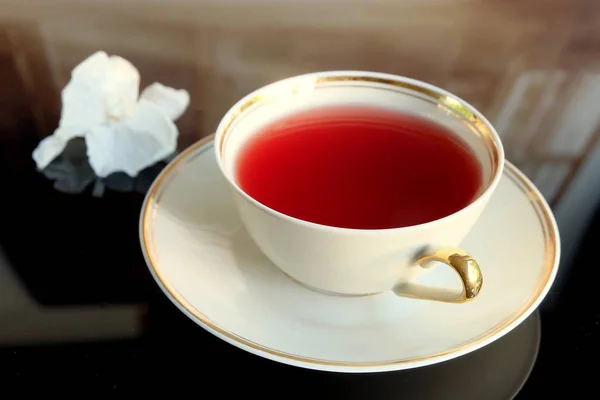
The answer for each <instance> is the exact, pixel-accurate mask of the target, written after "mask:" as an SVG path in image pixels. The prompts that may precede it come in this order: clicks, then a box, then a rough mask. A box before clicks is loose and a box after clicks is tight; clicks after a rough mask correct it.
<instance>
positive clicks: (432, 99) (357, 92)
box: [215, 71, 504, 303]
mask: <svg viewBox="0 0 600 400" xmlns="http://www.w3.org/2000/svg"><path fill="white" fill-rule="evenodd" d="M348 104H363V105H364V104H368V105H371V106H381V107H385V108H388V109H395V110H399V111H402V112H405V113H406V112H408V113H413V114H416V115H421V116H424V117H427V118H430V119H433V120H435V121H436V122H437V123H440V124H442V125H444V126H446V127H447V128H449V129H450V130H451V131H452V132H454V133H455V134H456V135H457V137H459V138H460V139H462V141H463V142H464V143H466V144H467V145H468V146H469V147H470V150H471V153H472V154H473V155H474V157H476V158H477V160H478V161H479V164H480V167H481V171H482V176H483V180H482V182H483V184H482V187H481V189H480V192H479V195H478V196H477V197H476V199H475V200H474V201H472V202H471V203H470V204H469V205H468V206H466V207H464V208H463V209H461V210H459V211H457V212H455V213H454V214H451V215H448V216H446V217H444V218H441V219H438V220H435V221H431V222H428V223H424V224H421V225H415V226H409V227H401V228H393V229H379V230H361V229H347V228H338V227H331V226H325V225H319V224H315V223H311V222H307V221H303V220H300V219H297V218H294V217H291V216H288V215H284V214H282V213H280V212H278V211H275V210H273V209H271V208H269V207H266V206H265V205H263V204H261V203H259V202H258V201H256V200H254V199H253V198H252V197H250V196H249V195H248V194H246V193H245V192H244V191H243V190H242V189H241V188H240V186H239V185H238V184H237V182H236V179H235V173H234V172H235V166H236V161H237V156H238V154H239V153H240V150H241V149H242V148H243V146H244V144H245V143H246V141H247V140H248V138H250V137H251V136H252V135H254V134H255V133H257V132H259V131H260V128H262V127H263V126H265V125H266V124H268V123H270V122H272V121H273V119H278V118H281V117H282V116H283V115H286V114H288V113H293V112H296V111H299V110H302V109H306V108H313V107H319V106H330V105H348ZM215 149H216V153H217V160H218V164H219V167H220V168H221V171H222V172H223V174H224V176H225V178H226V179H227V181H228V182H229V184H230V185H231V187H232V189H233V193H234V197H235V203H236V206H237V208H238V211H239V214H240V216H241V219H242V221H243V222H244V225H245V226H246V229H247V230H248V232H249V234H250V236H251V237H252V238H253V239H254V241H255V242H256V244H257V245H258V247H259V248H260V249H261V250H262V251H263V252H264V254H265V255H266V256H267V257H268V258H269V259H271V261H273V263H274V264H275V265H277V266H278V267H279V268H280V269H281V270H282V271H283V272H285V273H286V274H287V275H289V276H290V277H291V278H293V279H295V280H296V281H298V282H300V283H302V284H304V285H305V286H307V287H309V288H311V289H315V290H318V291H322V292H325V293H328V294H337V295H367V294H374V293H380V292H385V291H388V290H393V291H394V292H395V293H397V294H398V295H402V296H409V297H415V298H423V299H429V300H438V301H446V302H455V303H460V302H465V301H468V300H471V299H473V298H474V297H475V296H477V294H478V293H479V292H480V290H481V288H482V285H483V276H482V274H481V271H480V268H479V265H478V264H477V262H476V261H475V259H474V258H473V257H471V255H469V253H467V252H466V251H464V250H462V249H460V248H457V246H459V245H460V243H461V241H462V240H463V239H464V238H465V236H466V235H467V233H468V232H469V231H470V230H471V228H472V227H473V225H474V224H475V222H476V221H477V218H478V217H479V215H480V214H481V212H482V211H483V209H484V207H485V206H486V204H487V203H488V200H489V199H490V197H491V195H492V193H493V192H494V189H496V186H497V184H498V182H499V180H500V177H501V175H502V169H503V167H504V150H503V148H502V143H501V141H500V138H499V137H498V134H497V133H496V131H495V130H494V128H493V127H492V126H491V124H490V123H489V122H488V121H487V120H486V119H485V118H484V117H483V116H482V115H481V114H480V113H479V112H478V111H477V110H476V109H475V108H473V107H472V106H471V105H469V104H468V103H467V102H465V101H464V100H462V99H460V98H458V97H456V96H454V95H452V94H451V93H448V92H446V91H444V90H442V89H440V88H437V87H435V86H433V85H430V84H427V83H424V82H420V81H417V80H413V79H409V78H404V77H400V76H395V75H389V74H381V73H374V72H363V71H336V72H319V73H313V74H307V75H300V76H297V77H293V78H288V79H284V80H281V81H278V82H275V83H272V84H270V85H268V86H265V87H263V88H261V89H258V90H256V91H255V92H253V93H251V94H249V95H247V96H246V97H244V98H243V99H241V100H240V101H239V102H237V103H236V104H235V105H234V106H233V107H232V108H231V109H230V110H229V111H228V112H227V114H226V115H225V116H224V117H223V119H222V120H221V122H220V124H219V126H218V128H217V133H216V138H215ZM423 162H427V161H426V160H425V159H424V161H423ZM424 184H428V183H427V182H424ZM429 184H433V183H429ZM444 195H445V194H444V193H440V196H444ZM430 261H439V262H442V263H445V264H447V265H449V266H450V267H451V268H453V269H454V270H455V271H456V272H457V273H458V275H459V277H460V279H461V281H462V286H463V288H462V291H460V292H459V291H456V290H451V289H452V288H433V287H427V286H423V285H419V284H418V283H415V282H414V280H415V279H416V277H418V275H419V274H420V272H421V271H422V270H423V267H424V266H425V265H426V264H427V263H428V262H430Z"/></svg>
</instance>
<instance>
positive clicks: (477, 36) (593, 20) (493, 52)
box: [0, 0, 600, 202]
mask: <svg viewBox="0 0 600 400" xmlns="http://www.w3.org/2000/svg"><path fill="white" fill-rule="evenodd" d="M97 50H104V51H106V52H108V53H109V54H117V55H120V56H122V57H125V58H127V59H129V60H130V61H132V62H133V63H134V65H136V66H137V67H138V69H139V70H140V73H141V75H142V85H141V87H142V88H143V87H144V86H145V85H147V84H149V83H151V82H153V81H159V82H162V83H164V84H166V85H169V86H173V87H176V88H185V89H187V90H188V91H189V92H190V94H191V104H190V108H189V109H188V111H187V112H186V114H185V115H184V116H183V117H182V118H181V119H180V120H179V121H178V126H179V128H180V132H181V139H180V147H185V146H187V145H189V144H190V143H192V142H193V141H195V140H197V139H198V138H200V137H202V136H204V135H207V134H209V133H211V132H212V131H213V130H214V129H215V127H216V125H217V122H218V120H219V119H220V117H221V116H222V115H223V113H224V112H225V111H226V110H227V109H228V107H229V106H231V105H232V104H233V102H235V101H236V100H237V99H239V98H240V97H241V96H243V95H244V94H247V93H248V92H249V91H251V90H253V89H255V88H258V87H260V86H262V85H264V84H266V83H268V82H271V81H273V80H276V79H280V78H283V77H287V76H291V75H295V74H299V73H305V72H311V71H316V70H328V69H365V70H374V71H381V72H389V73H395V74H401V75H406V76H410V77H413V78H417V79H421V80H425V81H429V82H431V83H434V84H436V85H439V86H441V87H443V88H445V89H447V90H450V91H452V92H454V93H456V94H457V95H459V96H461V97H463V98H465V99H466V100H467V101H469V102H471V103H472V104H473V105H475V106H476V107H477V108H479V109H480V110H481V111H482V112H483V113H484V114H485V115H486V116H488V118H489V119H490V120H491V121H492V123H494V124H495V126H496V127H497V129H498V130H499V132H500V134H501V135H502V137H503V140H504V142H505V146H506V150H507V156H508V159H509V160H511V161H513V162H514V163H515V164H517V166H519V167H520V168H522V169H523V170H524V171H525V172H526V173H527V174H528V175H529V176H530V177H531V178H532V179H533V180H534V181H535V182H536V184H537V185H538V186H539V187H540V189H541V190H542V191H543V193H544V194H545V196H546V197H547V198H548V200H550V201H551V202H556V201H558V200H559V199H560V196H561V194H562V193H564V191H565V189H566V188H567V187H568V185H569V183H570V182H571V180H572V178H573V177H574V176H575V175H576V173H577V171H578V169H579V167H580V166H581V165H582V163H583V162H584V161H585V159H586V157H587V156H588V154H589V152H590V151H591V150H592V149H593V148H594V146H595V145H596V144H597V143H598V140H599V138H600V129H599V127H598V122H599V121H598V119H599V118H600V113H599V111H600V2H599V1H596V0H370V1H362V2H356V1H350V0H345V1H344V0H322V1H313V0H305V1H301V0H280V1H273V0H271V1H266V0H222V1H209V0H145V1H142V0H30V1H28V0H0V87H1V88H2V90H1V91H0V140H2V143H3V144H2V145H4V144H6V143H7V141H10V140H14V139H15V135H18V134H19V132H21V131H22V130H23V129H34V130H35V132H36V134H37V135H39V137H40V138H41V137H43V136H45V135H48V134H50V133H52V131H53V130H54V128H55V127H56V125H57V121H58V116H59V114H60V90H61V88H62V87H63V86H64V85H65V84H66V83H67V81H68V80H69V74H70V71H71V69H72V68H73V67H74V66H75V65H77V64H78V63H79V62H80V61H81V60H83V59H84V58H86V57H87V56H88V55H90V54H92V53H93V52H95V51H97Z"/></svg>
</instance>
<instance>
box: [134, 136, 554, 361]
mask: <svg viewBox="0 0 600 400" xmlns="http://www.w3.org/2000/svg"><path fill="white" fill-rule="evenodd" d="M140 238H141V245H142V250H143V253H144V257H145V258H146V262H147V263H148V266H149V269H150V271H151V273H152V275H153V276H154V278H155V279H156V282H157V283H158V285H159V286H160V287H161V288H162V290H163V291H164V293H165V294H166V295H167V296H168V297H169V298H170V299H171V301H172V302H173V303H174V304H175V305H176V306H177V307H178V308H179V309H180V310H181V311H182V312H183V313H185V314H186V315H187V316H188V317H190V318H191V319H192V320H194V321H195V322H196V323H198V324H199V325H200V326H202V327H203V328H204V329H206V330H208V331H209V332H211V333H213V334H214V335H216V336H218V337H219V338H221V339H223V340H225V341H227V342H229V343H230V344H233V345H234V346H237V347H239V348H241V349H244V350H246V351H248V352H251V353H253V354H256V355H259V356H262V357H265V358H268V359H271V360H274V361H278V362H282V363H285V364H290V365H295V366H299V367H304V368H310V369H316V370H324V371H337V372H379V371H393V370H403V369H409V368H416V367H421V366H425V365H430V364H435V363H439V362H442V361H446V360H449V359H452V358H456V357H459V356H461V355H464V354H467V353H469V352H472V351H474V350H477V349H479V348H481V347H483V346H485V345H487V344H489V343H491V342H493V341H495V340H497V339H499V338H500V337H502V336H504V335H505V334H507V333H508V332H510V331H511V330H513V329H514V328H515V327H517V326H518V325H519V324H520V323H521V322H522V321H524V320H525V319H526V318H527V317H528V316H529V315H530V314H531V313H532V312H533V311H534V310H535V309H536V308H537V306H538V305H539V304H540V302H541V301H542V300H543V298H544V297H545V295H546V294H547V292H548V290H549V289H550V286H551V285H552V282H553V281H554V278H555V276H556V272H557V270H558V261H559V253H560V242H559V236H558V230H557V227H556V223H555V221H554V217H553V216H552V212H551V211H550V208H549V207H548V205H547V203H546V202H545V201H544V199H543V198H542V196H541V194H540V193H539V192H538V190H537V189H536V188H535V187H534V186H533V184H532V183H531V182H530V181H529V180H528V179H527V178H526V177H525V176H524V175H523V174H522V173H521V172H520V171H519V170H518V169H517V168H515V167H514V166H513V165H512V164H510V163H508V162H507V163H506V165H505V169H504V173H503V177H502V179H501V182H500V184H499V186H498V188H497V190H496V192H495V194H494V196H493V198H492V199H491V200H490V203H489V205H488V206H487V208H486V209H485V211H484V212H483V214H482V215H481V217H480V219H479V220H478V221H477V224H476V225H475V227H474V228H473V230H472V231H471V233H470V234H469V236H468V237H467V238H466V239H465V241H464V242H463V243H462V245H461V246H462V247H463V248H465V249H468V250H469V252H470V253H471V254H473V255H474V256H475V257H476V258H477V260H478V261H479V263H480V266H481V269H482V272H483V275H484V277H485V285H484V287H483V289H482V291H481V293H480V294H479V295H478V296H477V298H475V299H474V300H473V301H471V302H469V303H465V304H448V303H440V302H433V301H426V300H416V299H409V298H402V297H398V296H396V295H394V294H393V293H392V292H391V291H390V292H386V293H381V294H377V295H372V296H365V297H338V296H330V295H325V294H321V293H317V292H314V291H311V290H309V289H307V288H305V287H304V286H302V285H300V284H298V283H296V282H295V281H293V280H292V279H290V278H289V277H287V276H286V275H285V274H284V273H283V272H281V271H280V270H279V269H278V268H277V267H276V266H274V265H273V264H272V263H271V262H270V261H269V260H268V259H267V258H266V257H265V256H264V255H263V254H262V252H261V251H260V250H259V249H258V248H257V247H256V245H255V244H254V242H253V241H252V239H251V238H250V237H249V236H248V234H247V232H246V230H245V229H244V227H243V226H242V223H241V221H240V219H239V217H238V215H237V212H236V209H235V207H234V204H233V197H232V195H231V191H230V188H229V186H228V184H227V182H226V181H225V179H224V178H223V177H222V175H221V173H220V171H219V168H218V166H217V163H216V159H215V154H214V148H213V141H212V137H207V138H205V139H203V140H201V141H199V142H197V143H196V144H194V145H192V146H191V147H190V148H188V149H187V150H185V151H184V152H182V153H181V154H180V155H179V156H178V157H177V158H176V159H175V160H173V161H172V162H171V163H170V164H169V165H168V166H167V167H166V168H165V169H164V170H163V172H162V173H161V174H160V175H159V176H158V178H157V179H156V181H155V182H154V184H153V185H152V187H151V189H150V190H149V192H148V194H147V196H146V200H145V202H144V205H143V207H142V213H141V217H140ZM420 282H421V283H424V284H431V285H439V286H446V287H447V286H448V285H452V284H456V285H458V278H457V277H456V276H455V274H453V273H452V272H451V271H450V269H449V268H444V267H442V268H433V271H431V272H429V273H428V274H427V275H425V276H424V277H422V278H421V279H420Z"/></svg>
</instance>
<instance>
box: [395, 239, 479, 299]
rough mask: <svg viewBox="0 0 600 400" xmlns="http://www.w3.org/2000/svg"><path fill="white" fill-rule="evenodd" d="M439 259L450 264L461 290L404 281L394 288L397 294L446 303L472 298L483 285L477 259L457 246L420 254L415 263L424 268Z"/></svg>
mask: <svg viewBox="0 0 600 400" xmlns="http://www.w3.org/2000/svg"><path fill="white" fill-rule="evenodd" d="M431 261H439V262H442V263H444V264H446V265H448V266H450V267H451V268H452V269H453V270H454V271H456V273H457V274H458V276H459V277H460V280H461V281H462V292H461V293H460V294H457V293H456V292H453V291H451V290H448V289H442V288H432V287H429V286H424V285H419V284H415V283H410V282H409V283H405V284H402V285H399V286H398V287H396V288H395V289H394V292H395V293H396V294H397V295H398V296H404V297H411V298H418V299H425V300H434V301H443V302H446V303H464V302H467V301H469V300H472V299H474V298H475V297H476V296H477V295H478V294H479V292H480V291H481V287H482V286H483V275H482V274H481V269H480V268H479V264H477V261H475V259H474V258H473V257H472V256H471V255H470V254H469V253H467V252H466V251H464V250H462V249H458V248H452V247H449V248H445V249H441V250H438V251H436V252H435V253H433V254H430V255H426V256H421V257H419V259H418V260H417V264H419V265H420V266H421V267H423V268H426V267H425V264H427V263H429V262H431Z"/></svg>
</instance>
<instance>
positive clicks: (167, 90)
mask: <svg viewBox="0 0 600 400" xmlns="http://www.w3.org/2000/svg"><path fill="white" fill-rule="evenodd" d="M140 99H144V100H147V101H150V102H152V103H154V104H155V105H156V106H157V107H158V108H160V109H161V110H162V111H163V112H164V113H165V114H166V115H167V116H168V117H169V118H171V120H172V121H175V120H176V119H177V118H179V117H181V114H183V112H184V111H185V109H186V108H187V106H188V104H190V94H189V93H188V92H187V91H186V90H184V89H179V90H177V89H173V88H172V87H168V86H164V85H162V84H160V83H158V82H154V83H153V84H152V85H150V86H148V87H146V88H145V89H144V90H142V94H141V95H140Z"/></svg>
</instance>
